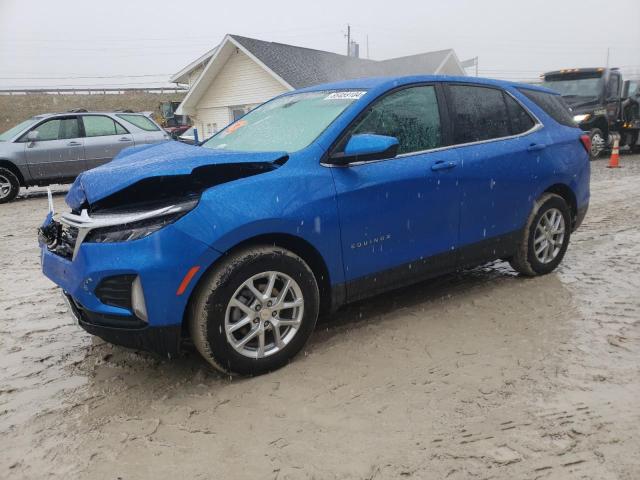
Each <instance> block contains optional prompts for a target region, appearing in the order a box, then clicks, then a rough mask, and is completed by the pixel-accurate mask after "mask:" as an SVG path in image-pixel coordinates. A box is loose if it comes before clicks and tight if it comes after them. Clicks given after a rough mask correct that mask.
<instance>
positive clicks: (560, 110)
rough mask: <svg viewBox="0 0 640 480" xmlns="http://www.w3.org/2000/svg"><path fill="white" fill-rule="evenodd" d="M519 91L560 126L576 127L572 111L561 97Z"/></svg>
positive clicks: (544, 93) (536, 91) (545, 93)
mask: <svg viewBox="0 0 640 480" xmlns="http://www.w3.org/2000/svg"><path fill="white" fill-rule="evenodd" d="M518 90H520V92H522V93H523V94H524V95H525V96H526V97H527V98H528V99H529V100H531V101H532V102H534V103H535V104H536V105H538V107H540V108H541V109H542V110H544V111H545V113H546V114H547V115H549V116H550V117H551V118H553V119H554V120H555V121H556V122H558V123H559V124H560V125H566V126H567V127H575V126H576V124H575V122H574V121H573V115H572V114H571V110H569V107H567V104H566V103H565V102H564V100H563V99H562V97H561V96H560V95H555V94H553V93H547V92H542V91H540V90H529V89H528V88H519V89H518Z"/></svg>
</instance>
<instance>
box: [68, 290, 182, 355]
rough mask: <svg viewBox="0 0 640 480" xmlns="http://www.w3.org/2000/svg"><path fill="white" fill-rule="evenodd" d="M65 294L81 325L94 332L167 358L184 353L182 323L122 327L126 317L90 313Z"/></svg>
mask: <svg viewBox="0 0 640 480" xmlns="http://www.w3.org/2000/svg"><path fill="white" fill-rule="evenodd" d="M64 297H65V298H66V300H67V305H68V307H69V310H70V313H71V314H72V316H73V317H74V318H75V320H76V321H77V322H78V325H80V326H81V327H82V328H83V329H84V330H86V331H87V332H88V333H90V334H91V335H95V336H96V337H100V338H101V339H103V340H104V341H106V342H109V343H113V344H114V345H120V346H122V347H127V348H133V349H135V350H144V351H147V352H153V353H156V354H158V355H160V356H163V357H167V358H175V357H176V356H177V355H178V353H179V352H180V344H181V340H182V327H181V325H169V326H165V327H150V326H140V327H139V328H130V327H129V326H127V327H122V326H118V323H123V322H122V317H118V316H113V315H100V314H96V313H95V312H90V311H88V310H85V309H83V308H82V307H81V306H80V305H78V304H77V303H76V302H75V301H74V300H73V298H71V297H70V296H69V295H68V294H66V293H65V294H64Z"/></svg>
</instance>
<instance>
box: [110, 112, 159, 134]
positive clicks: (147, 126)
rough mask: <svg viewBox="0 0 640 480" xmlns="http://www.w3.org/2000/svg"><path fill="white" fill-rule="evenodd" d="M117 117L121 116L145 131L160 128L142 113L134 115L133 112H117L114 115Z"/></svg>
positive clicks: (154, 130) (153, 130)
mask: <svg viewBox="0 0 640 480" xmlns="http://www.w3.org/2000/svg"><path fill="white" fill-rule="evenodd" d="M116 116H117V117H118V118H121V119H123V120H125V121H127V122H129V123H130V124H132V125H135V126H136V127H138V128H140V129H142V130H146V131H147V132H156V131H158V130H160V129H159V128H158V126H157V125H156V124H155V123H153V121H152V120H151V119H149V118H147V117H145V116H144V115H135V114H127V113H123V114H118V115H116Z"/></svg>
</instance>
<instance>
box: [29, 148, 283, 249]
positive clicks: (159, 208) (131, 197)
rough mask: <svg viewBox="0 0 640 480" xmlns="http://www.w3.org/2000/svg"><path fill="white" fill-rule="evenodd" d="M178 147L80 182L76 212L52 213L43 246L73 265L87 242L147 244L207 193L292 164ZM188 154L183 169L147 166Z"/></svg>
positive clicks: (271, 156)
mask: <svg viewBox="0 0 640 480" xmlns="http://www.w3.org/2000/svg"><path fill="white" fill-rule="evenodd" d="M174 143H176V145H171V146H170V147H166V146H165V145H160V146H157V147H155V148H143V149H141V150H140V151H139V152H133V153H128V154H125V155H123V156H122V157H118V158H117V159H116V160H114V161H113V162H111V163H110V164H107V165H105V166H103V167H99V168H97V169H94V170H90V171H89V172H86V173H85V174H83V175H81V176H80V177H78V179H77V180H76V181H75V183H74V184H73V186H72V188H71V189H70V190H69V193H68V194H67V198H66V201H67V204H69V206H70V207H71V208H72V211H71V212H70V213H64V214H61V215H54V214H53V212H52V211H51V212H50V215H49V217H48V218H47V221H45V223H44V224H43V225H42V227H41V228H40V229H39V232H38V235H39V239H40V241H41V243H43V244H44V245H46V246H47V248H48V249H49V251H51V252H54V253H55V254H57V255H60V256H61V257H63V258H66V259H70V260H73V259H75V257H76V255H77V253H78V250H79V248H80V246H81V245H82V244H83V243H84V242H94V243H108V242H126V241H132V240H138V239H141V238H144V237H146V236H148V235H150V234H152V233H154V232H155V231H157V230H159V229H161V228H163V227H164V226H166V225H168V224H170V223H173V222H175V221H176V220H178V219H179V218H181V217H182V216H184V215H185V214H187V213H188V212H189V211H191V210H193V209H194V208H195V207H196V205H197V204H198V201H199V198H200V196H201V195H202V192H204V191H205V190H207V189H209V188H212V187H215V186H216V185H220V184H223V183H228V182H232V181H235V180H239V179H242V178H248V177H251V176H254V175H258V174H263V173H267V172H270V171H273V170H275V169H276V168H278V167H280V166H281V165H283V164H284V163H285V162H286V161H287V159H288V156H287V155H286V154H284V153H279V152H273V153H271V152H266V153H255V154H252V155H251V156H250V157H249V158H247V156H246V155H243V156H238V154H237V153H235V152H207V153H206V155H202V154H201V153H200V152H197V153H198V155H195V156H194V155H193V154H192V150H193V147H189V146H184V145H182V144H178V143H177V142H174ZM184 148H186V149H188V150H187V152H189V155H188V156H186V158H182V159H180V160H179V161H178V163H176V159H175V158H173V159H171V160H170V161H167V160H164V161H163V160H162V159H160V160H158V159H156V161H155V162H153V163H150V162H149V160H148V159H149V156H150V155H151V156H152V157H154V158H155V157H158V156H160V157H162V156H166V155H167V152H166V150H167V149H169V150H170V151H172V152H174V151H175V152H180V153H182V154H183V155H184V153H185V152H183V151H182V150H183V149H184ZM125 160H126V161H125ZM204 162H208V163H204ZM203 163H204V164H203ZM112 164H113V165H112ZM118 186H119V187H120V188H119V189H116V187H118ZM51 205H52V204H51ZM50 210H52V206H51V207H50Z"/></svg>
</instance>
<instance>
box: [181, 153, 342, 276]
mask: <svg viewBox="0 0 640 480" xmlns="http://www.w3.org/2000/svg"><path fill="white" fill-rule="evenodd" d="M307 165H308V164H307ZM312 165H313V166H312V168H306V167H303V168H299V167H297V166H295V165H290V164H289V162H288V163H287V164H285V165H284V166H282V167H280V168H278V169H277V170H275V171H272V172H270V173H268V174H264V175H255V176H252V177H248V178H243V179H239V180H236V181H233V182H229V183H226V184H221V185H218V186H216V187H213V188H211V189H209V190H207V191H205V192H204V193H203V195H202V197H201V200H200V203H199V204H198V207H196V209H195V210H194V211H193V212H191V213H190V214H188V215H187V216H185V217H184V218H182V219H181V220H180V221H179V222H177V224H176V226H177V227H179V228H181V229H183V230H184V231H185V233H187V234H189V235H191V236H193V237H195V238H197V239H199V240H200V241H202V242H204V243H206V244H207V245H209V246H211V247H212V248H214V249H215V250H217V251H220V252H227V251H229V250H230V249H232V248H233V247H235V246H236V245H238V244H240V243H242V242H245V241H246V240H249V239H251V238H254V237H258V236H263V235H274V234H276V235H277V234H286V235H288V236H291V237H297V238H300V239H302V240H304V241H306V242H307V243H309V244H310V245H312V246H313V247H314V248H315V249H316V250H317V251H318V252H319V253H320V255H321V256H322V258H323V260H324V262H325V264H326V266H327V270H328V271H329V275H330V278H331V283H334V284H335V283H340V282H342V281H343V280H344V271H343V267H342V249H341V244H340V229H339V222H338V212H337V202H336V197H335V187H334V184H333V179H332V177H331V172H329V171H328V169H326V168H324V167H321V166H320V165H319V164H316V163H315V162H314V163H313V164H312ZM314 167H315V168H314Z"/></svg>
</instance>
